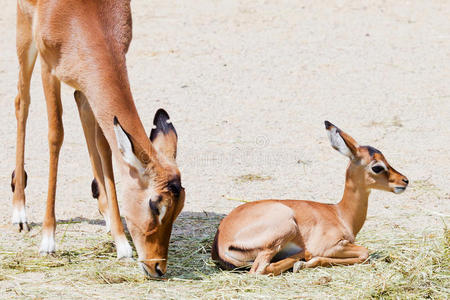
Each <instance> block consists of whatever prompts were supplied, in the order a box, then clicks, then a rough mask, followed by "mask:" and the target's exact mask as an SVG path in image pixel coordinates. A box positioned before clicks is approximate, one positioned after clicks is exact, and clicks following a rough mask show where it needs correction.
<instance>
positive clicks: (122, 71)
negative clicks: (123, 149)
mask: <svg viewBox="0 0 450 300" xmlns="http://www.w3.org/2000/svg"><path fill="white" fill-rule="evenodd" d="M104 60H105V61H107V62H108V63H105V64H103V66H102V68H101V69H97V70H95V71H94V72H92V73H91V74H90V76H89V77H88V81H87V82H86V83H85V86H84V90H83V93H85V95H86V97H87V99H88V101H89V104H90V105H91V108H92V111H93V112H94V115H95V117H96V119H97V121H98V123H99V125H100V127H101V128H102V130H103V133H104V134H105V137H106V139H107V140H108V142H109V145H110V147H111V150H112V152H113V154H114V155H115V156H117V155H118V154H119V153H118V147H117V143H116V141H115V134H114V129H113V124H114V123H113V119H114V117H115V116H116V117H117V118H118V120H119V122H120V125H121V126H122V128H123V129H124V130H125V131H126V132H127V133H128V134H129V135H130V136H131V137H132V138H133V139H134V141H135V142H136V143H137V145H134V146H135V147H136V148H138V149H141V150H145V151H146V152H147V154H149V155H152V151H153V148H152V147H151V144H150V142H149V140H148V136H147V134H146V132H145V129H144V126H143V125H142V122H141V119H140V118H139V115H138V112H137V109H136V106H135V103H134V100H133V97H132V95H131V90H130V86H129V83H128V75H127V71H126V66H125V63H124V59H123V63H120V64H119V63H117V60H115V61H109V60H108V59H107V58H104ZM138 149H136V150H138ZM137 154H139V153H137Z"/></svg>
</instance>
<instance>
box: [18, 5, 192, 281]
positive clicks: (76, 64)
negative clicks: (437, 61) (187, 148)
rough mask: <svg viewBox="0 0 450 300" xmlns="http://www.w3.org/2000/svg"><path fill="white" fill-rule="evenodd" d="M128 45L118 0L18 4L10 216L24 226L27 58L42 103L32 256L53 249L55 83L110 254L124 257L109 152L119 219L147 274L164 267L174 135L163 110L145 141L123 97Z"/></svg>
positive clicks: (177, 196)
mask: <svg viewBox="0 0 450 300" xmlns="http://www.w3.org/2000/svg"><path fill="white" fill-rule="evenodd" d="M130 41H131V12H130V5H129V1H126V0H97V1H80V0H65V1H58V0H18V1H17V55H18V59H19V64H20V73H19V82H18V95H17V97H16V101H15V107H16V118H17V145H16V146H17V149H16V151H17V152H16V168H15V170H14V173H13V176H12V182H11V186H12V187H13V192H14V196H13V218H12V221H13V223H14V224H18V226H19V230H22V229H23V228H25V229H28V225H27V219H26V214H25V193H24V189H25V186H26V173H25V170H24V146H25V127H26V120H27V115H28V107H29V104H30V94H29V88H30V79H31V74H32V72H33V68H34V63H35V60H36V57H37V55H38V54H39V56H40V61H41V68H42V82H43V87H44V92H45V98H46V102H47V112H48V126H49V133H48V141H49V151H50V169H49V186H48V198H47V209H46V213H45V218H44V222H43V228H42V233H43V238H42V243H41V247H40V252H41V253H44V254H45V253H51V252H54V250H55V242H54V233H55V226H56V220H55V211H54V203H55V191H56V177H57V166H58V157H59V150H60V148H61V145H62V142H63V135H64V133H63V125H62V105H61V98H60V82H61V81H62V82H65V83H67V84H68V85H70V86H72V87H74V88H75V89H76V90H78V92H76V93H75V98H76V100H77V104H78V108H79V112H80V118H81V121H82V124H83V129H84V133H85V136H86V140H87V143H88V146H89V154H90V157H91V162H92V167H93V171H94V176H95V184H93V187H96V188H97V191H98V192H99V195H97V196H99V209H100V211H101V213H102V214H103V215H104V217H105V220H106V221H107V223H108V222H110V226H111V234H112V236H113V238H114V240H115V244H116V248H117V254H118V257H130V256H131V255H132V251H131V247H130V246H129V244H128V241H127V239H126V237H125V235H124V232H123V227H122V223H121V221H120V215H119V208H118V205H117V198H116V192H115V186H114V176H113V173H112V164H111V154H112V155H113V156H114V157H115V159H116V162H117V164H118V167H119V169H120V170H121V173H122V181H123V186H124V198H125V205H124V206H125V216H126V219H127V223H128V228H129V230H130V233H131V236H132V238H133V241H134V243H135V246H136V249H137V252H138V255H139V259H140V260H141V262H142V266H143V268H144V270H145V272H146V273H147V274H150V275H154V276H159V275H161V274H163V273H164V272H165V270H166V259H167V247H168V242H169V237H170V232H171V228H172V223H173V221H174V220H175V218H176V217H177V215H178V213H179V212H180V210H181V208H182V207H183V203H184V190H183V188H182V187H181V180H180V173H179V171H178V168H177V166H176V162H175V157H176V143H177V136H176V132H175V129H174V128H173V126H172V125H171V124H170V120H169V119H168V115H167V113H165V112H164V111H162V110H161V111H159V112H158V113H157V114H156V116H155V121H154V123H155V126H154V130H152V134H151V138H152V141H150V140H149V138H148V137H147V135H146V133H145V130H144V127H143V126H142V123H141V121H140V119H139V116H138V113H137V111H136V107H135V104H134V101H133V98H132V95H131V91H130V87H129V83H128V75H127V69H126V61H125V54H126V52H127V50H128V46H129V44H130Z"/></svg>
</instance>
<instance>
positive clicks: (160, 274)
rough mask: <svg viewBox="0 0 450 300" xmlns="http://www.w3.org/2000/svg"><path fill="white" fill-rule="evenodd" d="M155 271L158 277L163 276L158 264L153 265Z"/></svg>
mask: <svg viewBox="0 0 450 300" xmlns="http://www.w3.org/2000/svg"><path fill="white" fill-rule="evenodd" d="M155 271H156V273H158V275H159V276H163V275H164V272H163V271H162V270H161V268H160V267H159V263H156V264H155Z"/></svg>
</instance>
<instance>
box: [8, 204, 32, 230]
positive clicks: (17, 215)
mask: <svg viewBox="0 0 450 300" xmlns="http://www.w3.org/2000/svg"><path fill="white" fill-rule="evenodd" d="M11 221H12V223H13V225H14V226H17V227H16V228H17V229H18V231H19V232H21V231H26V232H28V231H30V226H28V222H27V214H26V213H25V208H20V209H17V208H14V209H13V215H12V219H11Z"/></svg>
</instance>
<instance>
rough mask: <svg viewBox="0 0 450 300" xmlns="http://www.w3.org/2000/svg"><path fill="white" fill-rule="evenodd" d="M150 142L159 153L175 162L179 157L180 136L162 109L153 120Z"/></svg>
mask: <svg viewBox="0 0 450 300" xmlns="http://www.w3.org/2000/svg"><path fill="white" fill-rule="evenodd" d="M150 141H151V142H152V144H153V147H154V148H155V149H156V151H158V152H159V153H161V154H163V155H164V156H165V157H167V158H168V159H170V160H172V161H175V159H176V157H177V142H178V136H177V131H176V130H175V127H173V124H172V121H170V117H169V114H168V113H167V112H166V111H165V110H164V109H162V108H160V109H158V111H157V112H156V114H155V117H154V119H153V128H152V131H151V132H150Z"/></svg>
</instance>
